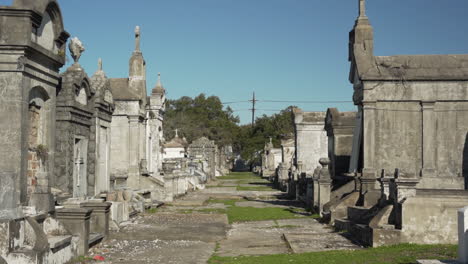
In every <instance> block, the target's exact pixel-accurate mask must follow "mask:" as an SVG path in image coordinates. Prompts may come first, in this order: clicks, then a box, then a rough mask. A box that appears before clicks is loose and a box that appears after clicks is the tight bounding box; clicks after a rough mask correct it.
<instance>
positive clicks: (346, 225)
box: [335, 218, 351, 231]
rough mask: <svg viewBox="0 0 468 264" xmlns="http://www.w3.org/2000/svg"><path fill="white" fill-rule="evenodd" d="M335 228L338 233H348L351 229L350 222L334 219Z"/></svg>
mask: <svg viewBox="0 0 468 264" xmlns="http://www.w3.org/2000/svg"><path fill="white" fill-rule="evenodd" d="M335 228H336V229H337V230H340V231H348V230H350V229H351V221H349V220H348V219H341V218H339V219H335Z"/></svg>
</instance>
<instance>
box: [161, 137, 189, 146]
mask: <svg viewBox="0 0 468 264" xmlns="http://www.w3.org/2000/svg"><path fill="white" fill-rule="evenodd" d="M186 146H187V141H186V140H185V139H183V138H180V137H178V136H175V137H174V138H173V139H172V140H171V141H169V142H167V143H165V144H164V148H185V147H186Z"/></svg>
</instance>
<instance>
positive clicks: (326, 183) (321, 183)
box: [317, 158, 332, 214]
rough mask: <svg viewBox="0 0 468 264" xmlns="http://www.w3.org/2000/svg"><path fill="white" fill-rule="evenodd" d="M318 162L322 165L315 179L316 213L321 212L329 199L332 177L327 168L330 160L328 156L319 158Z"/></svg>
mask: <svg viewBox="0 0 468 264" xmlns="http://www.w3.org/2000/svg"><path fill="white" fill-rule="evenodd" d="M319 162H320V165H322V169H321V170H320V174H319V177H318V180H317V184H318V195H317V196H318V197H317V198H318V202H317V209H318V213H319V214H322V211H323V206H324V205H325V204H326V203H328V202H329V201H330V194H331V183H332V179H331V177H330V171H329V169H328V165H329V164H330V160H329V159H328V158H321V159H320V161H319Z"/></svg>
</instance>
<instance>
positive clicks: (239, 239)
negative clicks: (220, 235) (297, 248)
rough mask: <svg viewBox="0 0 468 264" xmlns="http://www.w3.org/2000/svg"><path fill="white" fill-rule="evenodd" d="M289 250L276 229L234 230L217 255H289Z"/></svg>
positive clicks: (220, 245) (221, 244)
mask: <svg viewBox="0 0 468 264" xmlns="http://www.w3.org/2000/svg"><path fill="white" fill-rule="evenodd" d="M288 252H289V248H288V247H287V245H286V244H285V242H284V240H283V239H282V238H281V233H279V232H278V231H276V230H274V229H248V228H247V229H244V228H234V229H232V230H230V231H229V233H228V237H227V239H226V240H223V241H221V242H220V243H219V249H218V251H217V253H216V254H217V255H219V256H224V257H228V256H229V257H234V256H240V255H244V256H248V255H270V254H281V253H288Z"/></svg>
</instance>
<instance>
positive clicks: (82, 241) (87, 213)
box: [55, 208, 93, 256]
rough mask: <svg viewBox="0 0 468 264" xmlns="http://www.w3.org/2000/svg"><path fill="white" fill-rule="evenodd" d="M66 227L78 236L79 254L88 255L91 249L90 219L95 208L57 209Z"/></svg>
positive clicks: (58, 217) (57, 213)
mask: <svg viewBox="0 0 468 264" xmlns="http://www.w3.org/2000/svg"><path fill="white" fill-rule="evenodd" d="M55 212H56V216H57V220H59V221H60V222H61V223H62V224H63V226H64V227H65V229H66V230H67V231H68V232H70V233H71V234H72V235H73V236H77V237H78V248H77V253H78V255H82V256H84V255H86V254H87V253H88V249H89V231H90V230H89V221H90V218H91V213H92V212H93V210H91V209H85V208H62V209H58V210H56V211H55Z"/></svg>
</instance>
